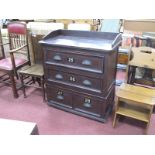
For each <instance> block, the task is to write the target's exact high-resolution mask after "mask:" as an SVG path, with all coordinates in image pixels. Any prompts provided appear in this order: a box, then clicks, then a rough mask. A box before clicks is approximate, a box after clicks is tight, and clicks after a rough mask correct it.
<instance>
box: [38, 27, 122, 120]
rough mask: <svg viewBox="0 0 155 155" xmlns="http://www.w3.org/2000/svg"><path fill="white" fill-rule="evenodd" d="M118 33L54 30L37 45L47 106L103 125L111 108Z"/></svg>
mask: <svg viewBox="0 0 155 155" xmlns="http://www.w3.org/2000/svg"><path fill="white" fill-rule="evenodd" d="M120 42H121V36H120V34H117V33H103V32H88V31H69V30H57V31H54V32H51V33H50V34H49V35H47V36H46V37H45V38H44V39H43V40H42V41H41V42H40V43H41V44H42V47H43V51H44V71H45V81H46V93H47V100H48V104H49V105H51V106H53V107H56V108H59V109H62V110H65V111H68V112H72V113H75V114H79V115H81V116H85V117H88V118H91V119H95V120H98V121H101V122H105V120H106V117H107V115H108V112H109V110H110V108H112V106H113V101H114V92H115V86H114V84H115V75H116V63H117V50H118V45H119V44H120Z"/></svg>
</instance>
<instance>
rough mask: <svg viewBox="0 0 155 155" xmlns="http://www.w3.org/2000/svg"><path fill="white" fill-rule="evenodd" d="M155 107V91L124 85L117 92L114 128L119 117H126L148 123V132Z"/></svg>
mask: <svg viewBox="0 0 155 155" xmlns="http://www.w3.org/2000/svg"><path fill="white" fill-rule="evenodd" d="M154 105H155V90H153V89H149V88H144V87H140V86H135V85H130V84H125V83H123V84H122V85H121V86H120V87H119V89H118V91H117V92H116V109H115V114H114V120H113V127H115V125H116V120H117V116H118V115H120V116H126V117H130V118H134V119H137V120H140V121H143V122H146V123H147V126H146V129H145V132H144V133H145V134H146V133H147V131H148V128H149V124H150V119H151V114H152V111H153V106H154Z"/></svg>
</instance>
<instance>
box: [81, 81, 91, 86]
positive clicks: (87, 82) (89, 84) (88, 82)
mask: <svg viewBox="0 0 155 155" xmlns="http://www.w3.org/2000/svg"><path fill="white" fill-rule="evenodd" d="M83 84H84V85H86V86H91V85H92V83H91V82H90V81H89V80H84V81H83Z"/></svg>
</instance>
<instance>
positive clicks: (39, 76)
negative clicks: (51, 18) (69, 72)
mask: <svg viewBox="0 0 155 155" xmlns="http://www.w3.org/2000/svg"><path fill="white" fill-rule="evenodd" d="M63 28H64V24H63V23H44V22H30V23H29V24H28V29H29V31H30V34H31V35H30V36H31V43H32V47H33V54H34V63H33V65H31V66H29V67H28V68H25V69H22V70H20V71H19V75H20V80H21V83H22V88H23V89H22V90H23V94H24V97H26V92H25V87H26V86H33V87H36V88H41V89H42V94H43V101H45V100H46V97H45V84H44V71H43V52H42V49H41V46H40V44H39V43H38V42H39V41H40V40H41V39H42V37H43V36H44V35H46V34H47V33H49V32H51V31H52V30H56V29H63ZM28 76H29V77H31V78H30V79H29V80H27V79H26V77H28ZM36 82H37V83H38V84H39V85H36V84H35V83H36Z"/></svg>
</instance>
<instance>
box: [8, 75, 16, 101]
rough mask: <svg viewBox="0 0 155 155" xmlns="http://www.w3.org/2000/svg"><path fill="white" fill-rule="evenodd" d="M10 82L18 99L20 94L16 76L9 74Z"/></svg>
mask: <svg viewBox="0 0 155 155" xmlns="http://www.w3.org/2000/svg"><path fill="white" fill-rule="evenodd" d="M9 77H10V80H11V87H12V91H13V95H14V97H15V98H18V93H17V88H16V82H15V79H14V74H13V73H11V74H9Z"/></svg>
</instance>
